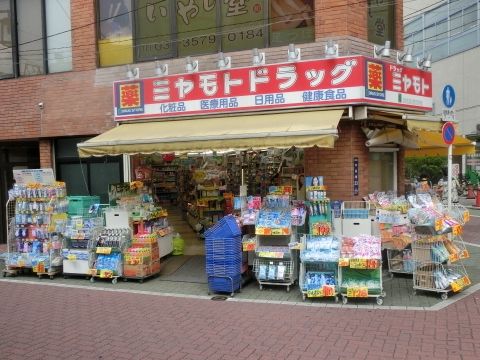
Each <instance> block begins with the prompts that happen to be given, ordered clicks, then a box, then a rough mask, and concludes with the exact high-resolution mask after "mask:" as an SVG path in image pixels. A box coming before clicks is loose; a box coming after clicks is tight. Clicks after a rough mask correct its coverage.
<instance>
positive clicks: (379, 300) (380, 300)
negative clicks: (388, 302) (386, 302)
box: [377, 297, 383, 305]
mask: <svg viewBox="0 0 480 360" xmlns="http://www.w3.org/2000/svg"><path fill="white" fill-rule="evenodd" d="M377 305H383V298H381V297H377Z"/></svg>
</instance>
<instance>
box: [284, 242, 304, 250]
mask: <svg viewBox="0 0 480 360" xmlns="http://www.w3.org/2000/svg"><path fill="white" fill-rule="evenodd" d="M288 247H289V248H290V249H291V250H303V248H304V247H303V244H302V243H293V244H288Z"/></svg>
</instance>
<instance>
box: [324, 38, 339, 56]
mask: <svg viewBox="0 0 480 360" xmlns="http://www.w3.org/2000/svg"><path fill="white" fill-rule="evenodd" d="M325 57H326V58H327V59H331V58H336V57H338V44H335V43H334V42H333V40H331V39H330V40H328V41H327V44H326V45H325Z"/></svg>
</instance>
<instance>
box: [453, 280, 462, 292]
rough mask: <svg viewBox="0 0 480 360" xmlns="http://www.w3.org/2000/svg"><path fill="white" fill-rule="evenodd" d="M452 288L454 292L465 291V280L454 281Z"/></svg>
mask: <svg viewBox="0 0 480 360" xmlns="http://www.w3.org/2000/svg"><path fill="white" fill-rule="evenodd" d="M450 286H451V287H452V291H453V292H459V291H460V290H462V289H463V287H464V285H463V278H462V279H458V280H455V281H452V282H451V283H450Z"/></svg>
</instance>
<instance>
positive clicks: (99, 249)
mask: <svg viewBox="0 0 480 360" xmlns="http://www.w3.org/2000/svg"><path fill="white" fill-rule="evenodd" d="M111 252H112V248H111V247H104V246H101V247H100V246H99V247H97V254H106V255H108V254H110V253H111Z"/></svg>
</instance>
